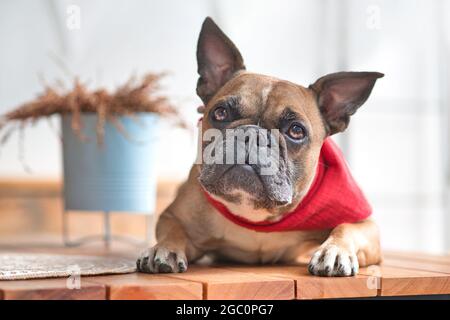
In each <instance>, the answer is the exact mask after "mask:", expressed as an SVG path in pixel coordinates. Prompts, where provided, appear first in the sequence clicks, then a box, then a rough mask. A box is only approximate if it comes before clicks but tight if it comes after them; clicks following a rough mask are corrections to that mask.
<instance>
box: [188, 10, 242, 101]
mask: <svg viewBox="0 0 450 320" xmlns="http://www.w3.org/2000/svg"><path fill="white" fill-rule="evenodd" d="M197 65H198V74H199V75H200V77H199V79H198V82H197V94H198V96H199V97H200V98H201V99H202V100H203V103H204V104H205V105H206V104H207V103H208V101H209V100H210V99H211V98H212V96H213V95H214V94H215V93H216V92H217V91H218V90H219V89H220V88H221V87H222V86H223V85H224V84H225V83H226V82H227V81H228V80H229V79H230V78H231V77H232V76H233V74H234V73H235V72H237V71H239V70H244V69H245V66H244V62H243V60H242V56H241V54H240V52H239V50H238V49H237V48H236V46H235V45H234V44H233V42H231V40H230V39H228V37H227V36H226V35H225V34H224V33H223V32H222V30H220V29H219V27H218V26H217V25H216V24H215V23H214V21H213V20H212V19H211V18H209V17H208V18H206V19H205V21H204V22H203V25H202V30H201V31H200V36H199V38H198V43H197Z"/></svg>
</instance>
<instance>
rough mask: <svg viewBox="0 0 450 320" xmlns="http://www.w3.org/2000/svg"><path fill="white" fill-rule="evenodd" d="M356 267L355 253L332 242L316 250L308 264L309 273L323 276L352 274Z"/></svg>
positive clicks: (357, 265) (356, 269)
mask: <svg viewBox="0 0 450 320" xmlns="http://www.w3.org/2000/svg"><path fill="white" fill-rule="evenodd" d="M358 269H359V264H358V258H357V257H356V254H354V253H353V252H350V251H348V250H346V249H343V248H341V247H339V246H337V245H334V244H330V245H327V246H324V247H323V248H320V249H319V250H317V251H316V252H315V253H314V255H313V256H312V258H311V261H310V262H309V265H308V271H309V272H310V273H311V274H313V275H315V276H325V277H333V276H334V277H342V276H354V275H356V274H357V273H358Z"/></svg>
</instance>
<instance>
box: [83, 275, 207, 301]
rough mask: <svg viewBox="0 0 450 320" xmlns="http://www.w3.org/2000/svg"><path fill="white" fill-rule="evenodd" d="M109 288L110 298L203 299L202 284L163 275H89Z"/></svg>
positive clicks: (91, 279)
mask: <svg viewBox="0 0 450 320" xmlns="http://www.w3.org/2000/svg"><path fill="white" fill-rule="evenodd" d="M89 282H92V283H98V284H101V285H104V286H106V287H107V288H108V296H107V298H108V299H110V300H185V299H186V300H201V299H203V289H202V284H201V283H198V282H193V281H186V280H181V279H176V278H172V277H166V276H163V275H153V274H138V273H133V274H125V275H112V276H96V277H89Z"/></svg>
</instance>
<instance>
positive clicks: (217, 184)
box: [199, 164, 292, 209]
mask: <svg viewBox="0 0 450 320" xmlns="http://www.w3.org/2000/svg"><path fill="white" fill-rule="evenodd" d="M199 182H200V184H201V185H202V186H203V188H204V189H205V190H206V191H207V192H209V193H210V194H212V195H215V196H217V197H221V198H223V199H225V200H226V201H228V202H233V203H240V202H241V201H242V199H240V197H239V196H236V194H239V192H237V191H244V192H245V193H246V194H248V195H250V196H251V197H252V199H253V202H254V207H255V208H266V209H269V208H275V207H280V206H286V205H289V204H290V203H291V202H292V186H291V183H290V179H289V178H288V177H287V176H286V175H284V174H283V173H279V174H277V175H261V170H260V168H259V167H258V166H257V165H250V164H234V165H203V166H202V170H201V174H200V177H199Z"/></svg>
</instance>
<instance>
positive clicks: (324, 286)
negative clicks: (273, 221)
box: [225, 266, 377, 299]
mask: <svg viewBox="0 0 450 320" xmlns="http://www.w3.org/2000/svg"><path fill="white" fill-rule="evenodd" d="M225 268H226V269H229V270H233V271H240V272H247V273H251V274H256V275H265V276H267V275H269V276H277V277H283V278H288V279H292V280H294V281H295V285H296V298H297V299H326V298H353V297H374V296H376V295H377V289H376V288H371V287H369V286H368V285H367V281H368V276H365V275H357V276H355V277H337V278H329V277H313V276H311V275H310V274H309V272H308V271H307V269H306V266H258V267H249V266H230V267H228V266H227V267H225Z"/></svg>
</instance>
